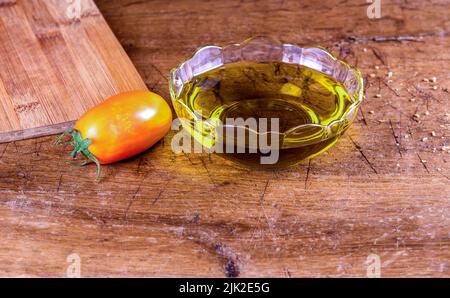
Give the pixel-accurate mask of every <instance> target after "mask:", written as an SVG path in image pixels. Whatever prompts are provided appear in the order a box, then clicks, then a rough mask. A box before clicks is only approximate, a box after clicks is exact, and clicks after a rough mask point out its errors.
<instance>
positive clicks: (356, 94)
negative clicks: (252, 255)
mask: <svg viewBox="0 0 450 298" xmlns="http://www.w3.org/2000/svg"><path fill="white" fill-rule="evenodd" d="M255 41H256V42H261V41H263V42H266V45H267V46H280V47H281V48H280V49H281V51H282V55H283V56H282V57H281V59H267V60H264V59H262V60H257V59H237V60H236V61H229V62H223V60H224V59H223V58H222V61H221V62H220V63H217V64H213V65H212V66H209V67H204V68H203V69H202V70H201V71H200V72H197V73H195V72H194V71H192V67H191V65H190V64H191V63H192V62H193V61H195V59H196V58H197V57H199V56H200V55H202V54H204V53H205V52H206V51H209V50H211V49H213V50H217V51H218V53H216V56H215V58H216V59H217V58H219V55H218V54H220V55H223V53H224V52H225V51H227V50H228V49H230V48H232V47H234V48H236V49H240V50H242V49H244V48H245V46H246V45H248V44H251V43H252V42H255ZM288 47H291V48H294V49H296V50H297V51H298V52H299V53H301V54H300V56H299V57H297V58H298V61H297V62H295V63H293V62H289V61H286V60H285V59H284V58H285V53H283V50H284V49H285V48H288ZM307 51H317V52H318V53H320V54H321V55H324V57H326V58H328V59H329V60H330V61H333V62H334V63H335V66H338V68H339V67H340V69H338V70H337V75H336V71H333V73H326V72H324V71H323V70H322V69H318V67H314V66H320V65H321V64H316V65H314V64H311V63H309V61H308V60H302V57H301V55H302V54H303V53H304V52H307ZM294 61H296V60H294ZM236 62H261V63H268V62H282V63H288V64H296V65H300V66H305V67H308V68H311V69H313V70H316V71H319V72H321V73H324V74H326V75H329V76H331V77H333V78H334V79H336V80H338V81H339V82H340V83H341V84H342V86H343V87H344V88H345V89H346V91H347V93H348V94H349V95H350V96H351V99H352V101H353V103H352V104H351V105H350V106H349V107H348V108H347V110H346V111H344V112H343V113H342V116H341V117H340V119H337V120H334V121H332V122H330V123H328V124H326V125H325V124H319V123H309V124H302V125H298V126H295V127H292V128H290V129H289V130H287V131H285V132H283V133H282V134H283V135H288V134H290V133H291V132H293V131H295V130H298V129H301V128H304V127H318V128H322V129H324V130H325V131H328V132H332V131H334V132H335V133H331V134H330V133H328V134H327V135H328V138H331V137H333V136H335V135H336V133H337V132H338V131H339V130H340V129H339V127H342V125H343V124H345V123H347V125H346V127H348V126H349V125H350V124H351V123H352V122H353V120H354V117H355V113H356V112H357V110H358V108H359V105H360V104H361V102H362V101H363V79H362V74H361V72H360V71H359V70H358V69H357V68H355V67H352V66H350V65H349V64H347V63H346V62H344V61H342V60H340V59H338V58H336V57H335V56H334V55H333V54H332V53H330V52H329V51H328V50H327V49H325V48H324V47H322V46H306V47H301V46H299V45H296V44H292V43H283V42H281V41H278V40H277V39H274V38H272V37H265V36H257V37H252V38H249V39H246V40H245V41H243V42H241V43H230V44H227V45H224V46H216V45H208V46H203V47H201V48H198V49H197V50H196V51H195V52H194V54H193V55H192V56H190V58H189V59H187V60H186V61H184V62H183V63H181V64H179V65H178V66H177V67H175V68H173V69H171V70H170V73H169V89H170V95H171V98H172V100H173V101H175V100H177V98H178V96H179V92H180V91H181V90H182V88H183V86H184V84H185V83H186V82H188V81H189V80H192V79H193V78H194V77H196V76H198V75H200V74H203V73H205V72H208V71H211V70H214V69H217V68H219V67H221V66H223V65H225V64H230V63H236ZM202 66H204V65H200V67H202ZM186 70H187V71H186ZM342 70H345V71H342ZM183 71H185V73H184V75H185V76H184V78H183V76H182V74H180V73H181V72H183ZM343 73H344V74H345V75H342V74H343ZM349 74H350V75H353V79H356V81H355V82H354V83H355V84H357V85H356V87H355V89H354V90H350V91H349V89H348V87H347V86H346V85H345V83H346V80H347V79H348V78H349ZM339 75H341V76H339ZM350 79H351V78H350ZM177 90H178V91H177ZM349 115H351V116H350V117H349ZM193 116H194V117H195V118H198V115H193ZM349 118H350V120H349ZM349 122H350V123H349ZM336 125H337V127H338V129H337V130H336ZM333 127H334V129H333ZM328 138H327V139H328Z"/></svg>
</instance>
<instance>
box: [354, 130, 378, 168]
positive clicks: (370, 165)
mask: <svg viewBox="0 0 450 298" xmlns="http://www.w3.org/2000/svg"><path fill="white" fill-rule="evenodd" d="M349 138H350V140H351V141H352V143H353V145H354V146H355V148H356V149H357V150H358V151H359V153H360V154H361V156H362V157H363V158H364V160H365V161H366V163H367V164H368V165H369V167H370V168H371V169H372V171H373V172H374V173H375V174H378V171H377V170H376V169H375V167H374V166H373V164H372V163H371V162H370V161H369V159H368V158H367V156H366V154H365V153H364V151H363V149H362V147H361V146H360V145H358V144H357V143H356V142H355V141H354V140H353V138H352V137H351V136H349Z"/></svg>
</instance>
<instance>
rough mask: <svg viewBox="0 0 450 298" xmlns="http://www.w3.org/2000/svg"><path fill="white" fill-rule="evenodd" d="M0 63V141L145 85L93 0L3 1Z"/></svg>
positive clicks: (53, 128) (55, 127) (48, 126)
mask: <svg viewBox="0 0 450 298" xmlns="http://www.w3.org/2000/svg"><path fill="white" fill-rule="evenodd" d="M77 3H80V6H78V5H77ZM78 7H79V9H78ZM72 8H73V9H72ZM0 69H1V72H0V107H1V108H0V143H2V142H8V141H11V140H19V139H21V138H25V137H33V136H34V137H36V136H41V135H42V134H44V135H49V134H52V133H58V132H61V130H60V129H61V128H64V127H66V126H67V124H66V125H64V123H68V122H70V121H73V120H76V119H77V118H78V117H79V116H80V115H82V114H83V113H84V112H85V111H87V110H88V109H89V108H90V107H92V106H94V105H95V104H97V103H99V102H100V101H102V100H103V99H104V98H106V97H109V96H111V95H113V94H116V93H117V92H120V91H128V90H133V89H143V88H145V85H144V84H143V82H142V79H141V77H140V76H139V74H138V73H137V72H136V69H135V68H134V66H133V65H132V63H131V61H130V60H129V58H128V56H127V55H126V53H125V52H124V51H123V48H122V47H121V46H120V44H119V43H118V41H117V39H116V38H115V36H114V34H113V33H112V32H111V30H110V29H109V27H108V25H107V24H106V22H105V20H104V19H103V17H102V15H101V14H100V12H99V11H98V9H97V7H96V6H95V4H94V3H93V2H92V1H91V0H82V1H60V0H51V1H44V0H17V1H6V2H5V1H3V2H1V1H0Z"/></svg>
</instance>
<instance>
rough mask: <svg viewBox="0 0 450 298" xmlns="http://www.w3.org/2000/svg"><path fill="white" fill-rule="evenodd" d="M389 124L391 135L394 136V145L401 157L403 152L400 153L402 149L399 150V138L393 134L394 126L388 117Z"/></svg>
mask: <svg viewBox="0 0 450 298" xmlns="http://www.w3.org/2000/svg"><path fill="white" fill-rule="evenodd" d="M389 126H390V127H391V132H392V136H393V137H394V140H395V147H397V151H398V154H400V157H402V158H403V154H402V151H401V148H400V145H401V144H400V138H399V137H398V136H397V135H396V134H395V130H394V126H393V125H392V120H391V119H389Z"/></svg>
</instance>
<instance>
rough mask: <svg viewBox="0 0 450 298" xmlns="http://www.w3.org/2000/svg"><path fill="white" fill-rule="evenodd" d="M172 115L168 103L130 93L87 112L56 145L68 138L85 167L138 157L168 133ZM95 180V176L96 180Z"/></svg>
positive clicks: (149, 95)
mask: <svg viewBox="0 0 450 298" xmlns="http://www.w3.org/2000/svg"><path fill="white" fill-rule="evenodd" d="M171 123H172V111H171V109H170V107H169V105H168V104H167V102H166V101H165V100H164V99H163V98H162V97H161V96H159V95H158V94H156V93H153V92H150V91H131V92H125V93H121V94H118V95H115V96H113V97H111V98H109V99H107V100H105V101H104V102H102V103H100V104H99V105H97V106H95V107H94V108H92V109H91V110H89V111H88V112H86V113H85V114H84V115H83V116H81V118H80V119H79V120H78V121H77V122H76V123H75V126H74V128H73V129H71V130H69V131H67V132H65V133H64V134H63V135H62V136H61V137H60V138H59V139H58V141H57V143H59V142H60V139H61V138H62V137H63V136H64V135H66V134H70V135H71V136H72V137H73V141H72V142H71V143H72V145H74V150H73V151H72V154H71V156H72V157H73V158H74V157H75V156H76V155H77V154H78V153H81V154H83V155H84V157H85V158H86V161H85V162H84V163H82V164H81V165H85V164H86V163H88V160H92V161H94V162H95V163H96V164H97V166H98V175H99V174H100V164H109V163H113V162H116V161H119V160H123V159H127V158H129V157H132V156H134V155H136V154H139V153H141V152H143V151H145V150H147V149H148V148H150V147H151V146H152V145H154V144H155V143H156V142H158V141H159V140H160V139H161V138H163V137H164V136H165V135H166V134H167V132H168V131H169V129H170V126H171ZM97 178H98V176H97Z"/></svg>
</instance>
